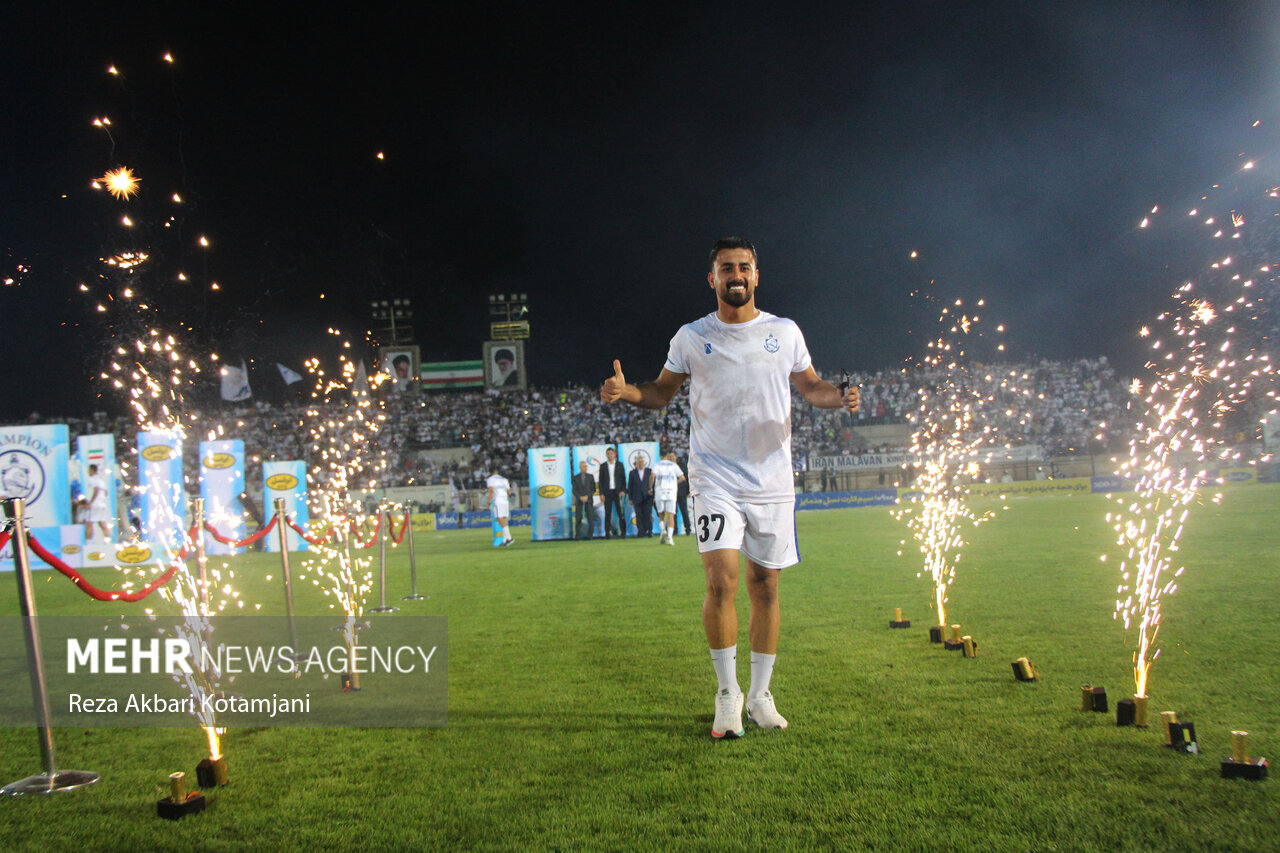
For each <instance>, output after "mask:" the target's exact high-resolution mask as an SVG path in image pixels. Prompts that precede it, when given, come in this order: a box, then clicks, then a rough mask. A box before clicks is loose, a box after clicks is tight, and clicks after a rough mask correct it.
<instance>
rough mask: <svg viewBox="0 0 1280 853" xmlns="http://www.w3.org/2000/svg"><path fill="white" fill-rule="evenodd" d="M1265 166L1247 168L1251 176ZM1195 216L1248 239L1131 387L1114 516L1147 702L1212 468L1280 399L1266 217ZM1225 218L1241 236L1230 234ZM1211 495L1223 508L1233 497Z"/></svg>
mask: <svg viewBox="0 0 1280 853" xmlns="http://www.w3.org/2000/svg"><path fill="white" fill-rule="evenodd" d="M1253 166H1254V164H1253V163H1248V164H1246V165H1245V166H1244V167H1243V169H1242V172H1243V171H1247V170H1250V169H1252V168H1253ZM1273 198H1274V195H1273V194H1272V193H1271V192H1267V191H1255V192H1251V193H1249V194H1248V196H1247V197H1245V198H1242V199H1239V201H1241V202H1244V203H1245V204H1246V205H1253V204H1257V203H1263V204H1267V205H1268V206H1269V205H1270V204H1274V202H1269V203H1268V202H1267V199H1273ZM1204 201H1206V202H1209V199H1208V198H1207V197H1206V199H1204ZM1156 212H1157V211H1155V210H1154V209H1153V211H1152V214H1155V213H1156ZM1272 212H1274V211H1272ZM1189 215H1190V217H1192V218H1194V219H1196V220H1199V221H1200V222H1201V224H1202V225H1203V226H1205V227H1207V228H1209V229H1210V230H1211V232H1212V239H1214V240H1222V239H1226V240H1232V241H1239V242H1236V243H1235V244H1234V245H1233V246H1232V249H1233V255H1222V254H1219V255H1217V256H1216V258H1215V260H1213V261H1212V262H1211V263H1210V264H1208V268H1207V269H1206V270H1205V277H1204V279H1203V280H1202V282H1201V283H1200V284H1197V283H1194V282H1186V283H1184V284H1182V285H1181V286H1180V287H1178V288H1177V290H1176V291H1175V292H1174V293H1173V294H1172V299H1173V301H1174V307H1173V308H1171V309H1170V310H1169V311H1166V312H1165V313H1162V314H1160V315H1159V316H1158V317H1157V318H1156V324H1155V328H1154V329H1153V328H1152V327H1151V326H1144V327H1143V328H1142V330H1141V331H1140V332H1139V334H1140V336H1141V337H1143V338H1144V339H1147V338H1149V339H1151V342H1150V350H1149V361H1148V363H1147V375H1146V377H1145V379H1135V380H1134V381H1133V382H1132V383H1131V384H1130V391H1131V392H1132V394H1133V400H1132V401H1131V402H1130V407H1131V408H1132V409H1136V410H1137V411H1138V417H1137V422H1136V426H1135V432H1134V434H1133V437H1132V439H1131V441H1130V443H1129V455H1128V458H1127V459H1125V460H1124V461H1123V463H1122V464H1121V465H1120V467H1119V473H1120V475H1121V476H1122V477H1124V478H1125V479H1126V480H1128V481H1129V482H1130V483H1131V484H1132V487H1133V495H1132V496H1122V497H1116V498H1114V501H1115V504H1116V509H1114V510H1113V511H1112V512H1110V513H1108V514H1107V521H1108V523H1110V524H1111V525H1112V527H1113V529H1114V530H1115V534H1116V540H1115V544H1116V546H1117V548H1118V549H1119V553H1120V555H1121V559H1120V566H1119V573H1120V582H1119V584H1118V585H1117V587H1116V596H1117V598H1116V602H1115V611H1114V617H1115V618H1116V619H1118V620H1121V621H1122V622H1123V623H1124V627H1125V630H1126V632H1127V631H1129V630H1130V629H1135V628H1136V631H1137V636H1136V640H1135V645H1134V649H1133V677H1134V695H1135V697H1136V699H1138V700H1141V701H1143V702H1145V700H1146V697H1147V693H1148V689H1149V683H1150V682H1149V677H1150V672H1151V667H1152V664H1153V663H1154V662H1155V661H1156V659H1157V658H1158V657H1159V656H1160V646H1159V644H1158V642H1157V640H1158V637H1159V634H1160V629H1161V627H1162V625H1163V621H1164V613H1163V608H1162V605H1163V599H1164V597H1166V596H1168V595H1171V594H1173V593H1174V592H1176V591H1177V588H1178V579H1179V578H1180V577H1181V576H1182V574H1183V572H1184V570H1185V568H1186V567H1185V566H1183V565H1180V564H1179V557H1178V552H1179V540H1180V538H1181V536H1182V533H1183V531H1184V529H1185V526H1186V523H1187V520H1188V517H1189V516H1190V515H1191V513H1192V511H1193V508H1194V506H1195V504H1196V503H1197V498H1198V497H1199V495H1200V489H1201V488H1202V487H1204V486H1205V485H1206V484H1207V483H1208V480H1209V468H1210V466H1211V465H1213V466H1217V465H1231V464H1241V462H1240V459H1241V452H1240V450H1239V449H1238V448H1236V447H1234V446H1233V445H1232V443H1230V441H1229V435H1228V433H1229V432H1230V431H1232V430H1233V429H1234V427H1235V426H1238V424H1239V420H1240V415H1241V413H1242V412H1247V411H1248V410H1249V409H1251V408H1254V407H1256V406H1257V403H1258V402H1259V400H1258V399H1257V398H1261V399H1262V400H1263V401H1266V403H1267V404H1273V403H1274V391H1273V390H1271V389H1269V388H1267V385H1269V384H1270V382H1271V381H1272V380H1273V379H1274V371H1273V368H1272V362H1271V359H1270V356H1269V355H1268V354H1267V353H1266V352H1265V351H1263V350H1262V349H1261V348H1260V347H1258V346H1256V345H1255V343H1254V341H1253V339H1254V338H1259V339H1260V338H1264V337H1265V336H1266V329H1265V328H1263V329H1262V330H1261V332H1262V334H1261V335H1259V334H1258V332H1259V330H1258V328H1257V327H1258V326H1259V325H1264V326H1265V323H1263V321H1264V320H1265V313H1264V310H1265V308H1264V306H1263V304H1262V303H1264V302H1265V299H1264V298H1263V296H1262V294H1261V293H1260V292H1259V290H1260V285H1263V284H1274V279H1273V278H1272V277H1271V275H1270V269H1271V267H1270V261H1269V260H1268V259H1266V258H1265V257H1263V258H1262V259H1261V260H1259V259H1258V258H1256V257H1251V256H1250V254H1249V253H1250V251H1251V247H1250V245H1249V242H1248V241H1247V240H1246V239H1244V238H1245V236H1246V232H1245V228H1246V224H1247V223H1248V222H1249V221H1250V220H1251V219H1253V218H1254V217H1253V216H1252V215H1250V214H1249V213H1247V212H1246V210H1245V209H1244V207H1243V206H1242V207H1237V208H1236V209H1234V210H1232V211H1230V212H1229V214H1227V215H1222V216H1215V215H1206V214H1205V213H1204V212H1203V211H1202V210H1201V209H1199V208H1197V209H1193V210H1191V211H1190V214H1189ZM1266 219H1267V217H1266V216H1263V217H1262V218H1261V219H1259V222H1262V221H1265V220H1266ZM1225 222H1229V223H1231V224H1230V228H1229V229H1224V228H1223V227H1222V223H1225ZM1148 224H1149V220H1144V227H1146V225H1148ZM1264 251H1265V249H1264ZM1246 258H1247V260H1246ZM1218 482H1221V480H1219V481H1218ZM1211 499H1212V500H1213V501H1214V502H1217V501H1218V500H1220V499H1221V494H1220V493H1214V494H1212V497H1211ZM1102 559H1103V560H1106V555H1104V556H1103V558H1102Z"/></svg>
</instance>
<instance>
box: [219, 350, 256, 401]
mask: <svg viewBox="0 0 1280 853" xmlns="http://www.w3.org/2000/svg"><path fill="white" fill-rule="evenodd" d="M252 396H253V392H252V391H250V390H249V368H248V367H247V366H246V365H245V363H244V359H243V358H242V359H240V366H239V367H231V366H229V365H225V364H224V365H223V366H222V399H224V400H228V401H230V402H232V403H234V402H237V401H239V400H248V399H249V398H250V397H252Z"/></svg>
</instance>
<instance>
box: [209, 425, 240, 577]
mask: <svg viewBox="0 0 1280 853" xmlns="http://www.w3.org/2000/svg"><path fill="white" fill-rule="evenodd" d="M243 493H244V442H243V441H241V440H240V439H238V438H236V439H225V440H222V441H202V442H200V497H202V498H204V520H205V523H206V524H208V525H210V526H211V527H213V528H214V529H215V530H217V531H218V533H219V535H221V536H222V538H224V539H235V540H237V541H239V540H241V539H243V538H245V535H246V530H245V522H244V506H243V505H242V504H241V503H240V495H241V494H243ZM204 550H205V553H206V554H212V555H215V556H227V555H231V554H242V553H244V549H243V548H236V547H234V546H232V545H227V544H225V543H223V542H219V541H218V540H217V539H214V538H213V537H212V536H206V537H205V548H204Z"/></svg>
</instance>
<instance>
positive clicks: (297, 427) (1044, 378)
mask: <svg viewBox="0 0 1280 853" xmlns="http://www.w3.org/2000/svg"><path fill="white" fill-rule="evenodd" d="M824 378H826V379H828V380H830V381H832V382H833V383H838V382H840V381H841V377H840V376H839V375H831V374H825V375H824ZM850 380H851V381H852V382H854V383H857V384H858V385H859V387H860V388H861V389H862V410H861V411H860V412H859V413H858V414H857V415H856V416H854V417H850V416H848V415H846V414H844V413H843V412H841V411H839V410H820V409H814V408H812V407H810V406H808V405H807V404H805V403H804V402H803V401H802V400H800V399H799V397H798V395H797V396H795V398H794V400H793V403H794V405H793V407H792V443H793V457H794V459H795V463H796V467H797V470H802V469H803V468H804V467H805V464H806V460H807V459H808V457H809V456H812V455H846V454H861V453H867V452H892V451H898V450H906V449H907V448H906V447H893V446H885V445H880V446H869V445H868V444H866V443H865V442H864V441H863V440H862V439H861V438H860V437H859V433H858V428H859V427H861V426H865V425H870V424H906V423H910V419H911V417H912V416H913V414H914V413H915V412H916V410H917V409H918V407H919V406H920V399H921V398H920V392H921V390H922V389H927V390H929V391H930V392H933V393H937V392H938V391H940V390H944V389H945V388H946V387H947V386H949V385H950V384H951V383H953V382H954V381H955V377H954V375H952V374H950V373H948V372H947V371H944V370H941V369H937V370H920V369H917V370H914V371H912V372H910V373H908V372H905V371H902V370H881V371H876V372H865V373H855V374H852V375H851V377H850ZM971 387H972V388H973V390H974V391H975V392H976V393H977V394H978V395H979V396H982V397H984V398H987V399H989V400H992V401H993V402H994V403H996V404H998V405H991V406H987V407H986V409H987V410H988V411H990V412H991V413H992V417H993V419H994V422H995V423H994V425H995V427H996V429H997V431H998V433H999V435H1000V436H1001V438H1002V442H1012V443H1014V444H1030V445H1036V446H1038V447H1040V448H1041V449H1042V451H1043V454H1044V456H1045V458H1046V459H1048V458H1051V457H1053V456H1055V455H1060V454H1067V453H1080V452H1083V451H1084V448H1085V446H1086V443H1087V442H1088V441H1089V440H1090V439H1091V438H1094V437H1095V436H1101V437H1102V438H1101V443H1100V445H1097V444H1096V445H1095V446H1101V447H1106V448H1109V449H1115V448H1117V447H1119V446H1120V445H1121V444H1123V441H1124V438H1123V437H1124V436H1126V435H1127V429H1128V425H1127V423H1126V421H1125V415H1126V411H1125V401H1126V398H1127V394H1128V392H1127V387H1126V384H1125V383H1123V382H1121V381H1119V380H1117V378H1116V375H1115V371H1114V370H1113V369H1112V367H1111V365H1110V364H1109V363H1108V361H1107V359H1106V358H1105V357H1103V358H1097V359H1082V360H1077V361H1066V362H1058V361H1047V360H1042V361H1038V362H1035V363H1031V364H1013V365H988V366H987V367H986V369H985V371H984V372H983V373H982V374H981V375H979V376H975V377H973V381H972V384H971ZM341 406H342V404H330V405H329V406H285V407H282V406H272V405H270V404H267V403H264V402H259V403H253V404H246V403H241V404H224V405H222V406H218V407H216V408H214V409H212V410H209V411H204V412H194V413H193V412H188V413H187V414H188V416H189V417H190V419H191V421H192V423H193V424H196V425H197V427H198V428H196V429H192V430H189V435H190V439H189V440H188V442H187V454H188V457H189V458H188V459H186V460H185V461H186V463H187V465H188V466H190V467H188V469H187V470H196V468H195V466H196V464H197V459H196V454H197V452H198V441H199V440H202V439H205V438H208V437H213V438H239V439H242V440H243V441H244V442H245V448H246V454H247V456H248V457H249V459H250V460H251V467H252V465H253V463H260V462H262V461H265V460H272V459H280V460H284V459H303V460H307V461H308V462H309V463H310V462H312V461H314V460H313V457H314V456H315V454H316V451H317V448H315V447H313V443H314V439H313V437H312V436H313V434H314V432H315V427H316V425H318V424H319V423H321V422H326V421H330V420H331V419H333V418H334V415H335V413H336V412H338V411H339V410H340V408H341ZM382 406H383V412H384V414H385V420H384V421H383V422H382V423H381V425H380V428H379V429H377V430H376V431H373V432H371V437H372V442H373V444H374V446H375V447H376V453H377V455H378V456H379V457H380V458H381V459H382V460H383V463H384V465H385V472H384V473H383V475H382V476H380V477H379V481H380V484H381V485H384V486H400V485H415V484H443V483H452V484H453V485H455V486H456V487H457V488H459V489H475V488H481V487H482V485H483V483H484V480H485V478H486V477H487V476H488V474H489V472H490V471H491V470H492V469H493V468H498V469H500V470H501V471H503V472H504V473H505V474H506V475H507V476H508V477H509V478H511V479H512V480H517V481H518V480H522V479H524V478H525V477H526V476H527V472H526V454H525V451H526V450H528V449H529V448H531V447H552V446H564V445H577V444H601V443H613V442H627V441H646V440H657V441H658V442H659V443H660V444H661V445H662V446H663V447H664V448H666V447H671V448H673V449H675V450H677V452H679V453H681V454H683V453H684V451H685V450H686V448H687V446H688V429H689V398H688V392H687V386H686V388H684V389H681V392H680V393H679V394H677V395H676V397H675V398H674V399H673V400H672V401H671V404H670V405H669V406H668V407H667V408H665V409H662V410H656V411H647V410H643V409H637V408H635V407H633V406H607V405H604V404H603V403H601V402H600V398H599V389H598V387H597V386H595V385H589V386H588V385H572V386H567V387H564V388H556V389H545V388H544V389H530V390H528V391H504V392H495V391H488V392H481V391H466V392H440V393H435V394H429V395H416V394H401V395H391V396H388V397H386V398H385V399H384V400H383V401H382ZM29 422H31V421H29ZM45 422H56V423H67V424H68V426H69V428H70V432H71V434H72V436H73V437H74V436H76V435H86V434H94V433H113V434H115V436H116V439H117V455H118V458H121V459H128V458H130V455H129V453H130V449H131V447H132V446H133V443H134V433H135V432H136V425H135V423H134V421H133V420H132V419H130V418H127V417H125V418H110V417H108V416H107V415H105V414H102V413H98V414H95V415H94V416H93V417H91V418H88V419H76V418H69V419H56V420H48V421H45ZM1104 425H1105V426H1104ZM453 447H462V448H469V449H470V451H471V459H470V461H447V460H442V459H433V458H431V456H430V454H429V453H422V451H430V450H432V449H440V448H453ZM309 467H311V466H310V465H309Z"/></svg>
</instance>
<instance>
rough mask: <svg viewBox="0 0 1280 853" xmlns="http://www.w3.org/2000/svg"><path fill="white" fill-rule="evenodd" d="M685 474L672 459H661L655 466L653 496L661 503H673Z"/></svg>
mask: <svg viewBox="0 0 1280 853" xmlns="http://www.w3.org/2000/svg"><path fill="white" fill-rule="evenodd" d="M683 475H684V472H683V471H681V470H680V466H679V465H677V464H676V463H674V462H672V461H671V460H670V459H659V460H658V461H657V462H656V463H654V466H653V496H654V497H655V498H656V499H657V500H660V501H673V500H675V499H676V491H677V489H678V488H679V486H680V478H681V477H682V476H683Z"/></svg>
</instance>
